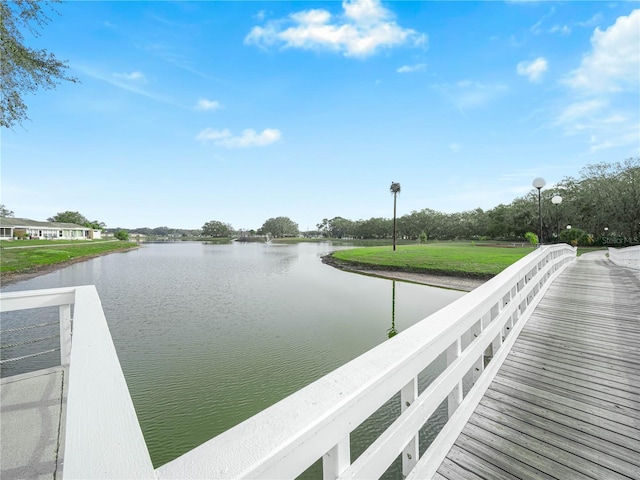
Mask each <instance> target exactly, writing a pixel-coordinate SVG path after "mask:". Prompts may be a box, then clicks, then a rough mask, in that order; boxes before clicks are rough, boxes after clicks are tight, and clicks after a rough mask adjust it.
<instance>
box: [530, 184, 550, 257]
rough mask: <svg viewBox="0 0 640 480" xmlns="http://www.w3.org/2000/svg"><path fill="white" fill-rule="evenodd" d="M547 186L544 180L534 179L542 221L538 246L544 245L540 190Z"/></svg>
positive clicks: (539, 215)
mask: <svg viewBox="0 0 640 480" xmlns="http://www.w3.org/2000/svg"><path fill="white" fill-rule="evenodd" d="M546 184H547V182H546V181H545V179H544V178H542V177H537V178H534V179H533V184H532V185H533V186H534V187H535V188H537V189H538V219H539V220H540V236H539V237H538V239H539V242H538V245H542V204H541V202H540V190H542V187H544V186H545V185H546Z"/></svg>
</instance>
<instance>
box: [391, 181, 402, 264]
mask: <svg viewBox="0 0 640 480" xmlns="http://www.w3.org/2000/svg"><path fill="white" fill-rule="evenodd" d="M389 191H390V192H391V193H393V251H394V252H395V250H396V197H397V196H398V194H399V193H400V184H399V183H397V182H391V186H390V187H389Z"/></svg>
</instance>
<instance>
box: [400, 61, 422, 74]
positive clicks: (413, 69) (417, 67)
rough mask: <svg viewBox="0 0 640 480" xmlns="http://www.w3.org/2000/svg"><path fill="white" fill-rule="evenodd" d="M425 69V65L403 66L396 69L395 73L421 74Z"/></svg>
mask: <svg viewBox="0 0 640 480" xmlns="http://www.w3.org/2000/svg"><path fill="white" fill-rule="evenodd" d="M425 68H427V64H426V63H417V64H415V65H403V66H402V67H400V68H398V70H396V72H398V73H413V72H421V71H423V70H424V69H425Z"/></svg>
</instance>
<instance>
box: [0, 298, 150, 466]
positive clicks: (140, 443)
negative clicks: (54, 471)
mask: <svg viewBox="0 0 640 480" xmlns="http://www.w3.org/2000/svg"><path fill="white" fill-rule="evenodd" d="M72 305H73V319H72V318H71V306H72ZM39 307H59V312H60V355H61V365H62V366H63V367H65V369H66V373H65V384H66V385H65V389H66V391H67V408H66V421H65V424H64V432H62V435H61V438H64V439H65V444H64V446H63V447H62V446H61V452H64V466H63V471H62V476H63V478H65V479H67V478H78V479H86V478H113V479H116V478H155V472H154V470H153V465H152V463H151V458H150V456H149V452H148V450H147V446H146V443H145V441H144V437H143V436H142V430H141V428H140V425H139V423H138V419H137V416H136V412H135V409H134V407H133V402H132V401H131V397H130V395H129V390H128V388H127V384H126V382H125V379H124V375H123V373H122V369H121V367H120V363H119V361H118V357H117V354H116V350H115V347H114V345H113V341H112V339H111V335H110V333H109V327H108V326H107V322H106V319H105V317H104V312H103V310H102V305H101V303H100V298H99V297H98V292H97V291H96V288H95V287H94V286H84V287H70V288H57V289H50V290H35V291H25V292H10V293H2V294H0V311H2V312H8V311H15V310H25V309H31V308H39ZM67 379H68V380H67Z"/></svg>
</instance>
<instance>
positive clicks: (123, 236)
mask: <svg viewBox="0 0 640 480" xmlns="http://www.w3.org/2000/svg"><path fill="white" fill-rule="evenodd" d="M113 236H114V237H115V238H117V239H118V240H123V241H127V240H129V233H127V232H126V231H125V230H118V231H117V232H116V233H114V234H113Z"/></svg>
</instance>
